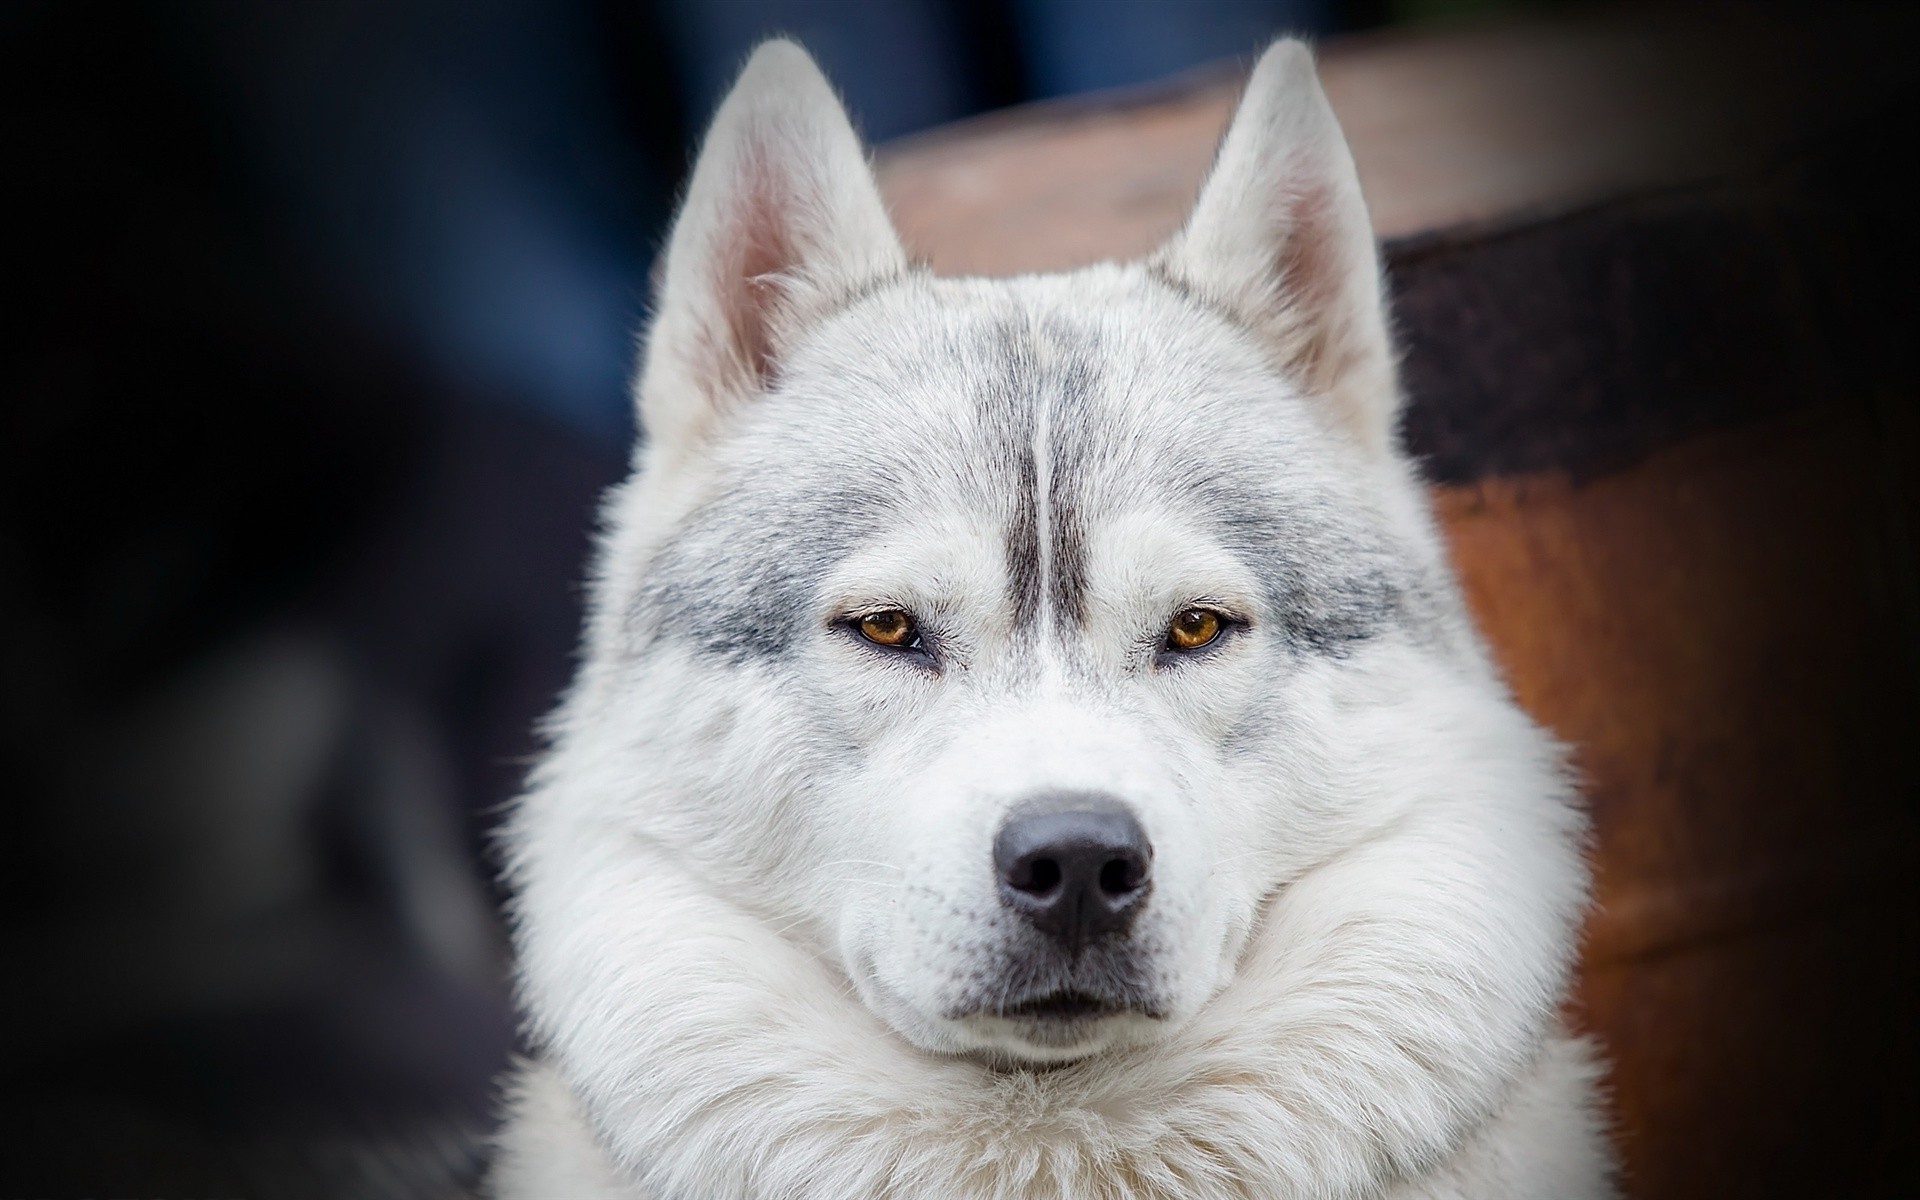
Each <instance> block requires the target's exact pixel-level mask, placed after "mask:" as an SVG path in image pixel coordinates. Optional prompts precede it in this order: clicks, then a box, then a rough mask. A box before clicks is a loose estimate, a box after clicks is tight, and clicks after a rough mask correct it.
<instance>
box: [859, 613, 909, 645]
mask: <svg viewBox="0 0 1920 1200" xmlns="http://www.w3.org/2000/svg"><path fill="white" fill-rule="evenodd" d="M856 627H857V628H858V629H859V630H860V636H861V637H863V638H865V639H867V640H868V641H870V642H872V643H873V644H874V645H876V646H890V647H893V648H894V649H898V650H910V649H912V648H913V647H914V645H915V644H916V643H918V642H919V640H920V631H919V629H918V628H916V627H915V625H914V623H913V618H912V617H910V616H908V615H907V614H906V613H903V612H901V611H900V610H899V609H897V608H888V609H882V610H881V611H880V612H875V613H868V614H867V615H866V616H864V617H861V618H860V620H859V621H858V622H856Z"/></svg>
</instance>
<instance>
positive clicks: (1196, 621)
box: [1167, 608, 1221, 650]
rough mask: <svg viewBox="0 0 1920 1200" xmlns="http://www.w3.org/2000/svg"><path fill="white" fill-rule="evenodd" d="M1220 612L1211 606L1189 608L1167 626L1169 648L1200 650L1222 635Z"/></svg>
mask: <svg viewBox="0 0 1920 1200" xmlns="http://www.w3.org/2000/svg"><path fill="white" fill-rule="evenodd" d="M1220 624H1221V622H1220V614H1219V613H1217V612H1214V611H1213V610H1212V609H1210V608H1189V609H1188V610H1187V611H1185V612H1183V613H1181V614H1180V615H1179V616H1177V617H1175V618H1174V619H1173V624H1172V625H1170V626H1168V628H1167V649H1169V650H1198V649H1200V647H1202V646H1205V645H1206V644H1208V643H1209V642H1211V641H1213V639H1215V638H1217V637H1219V636H1220Z"/></svg>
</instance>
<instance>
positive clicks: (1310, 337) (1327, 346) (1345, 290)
mask: <svg viewBox="0 0 1920 1200" xmlns="http://www.w3.org/2000/svg"><path fill="white" fill-rule="evenodd" d="M1285 204H1286V208H1287V218H1288V219H1287V221H1286V235H1285V236H1284V237H1283V238H1282V239H1281V244H1280V248H1279V254H1278V256H1277V258H1276V260H1275V262H1274V270H1275V273H1276V276H1277V278H1278V280H1279V287H1278V288H1277V289H1276V301H1277V303H1278V304H1279V306H1280V307H1281V309H1282V311H1281V312H1280V313H1276V314H1274V315H1275V317H1276V318H1277V323H1278V324H1279V326H1280V328H1281V330H1282V334H1281V336H1282V340H1283V342H1284V344H1285V352H1286V354H1287V356H1288V357H1289V358H1290V359H1291V360H1292V361H1293V363H1294V366H1295V369H1296V370H1298V371H1299V372H1300V375H1301V377H1302V379H1304V380H1306V381H1307V382H1308V385H1309V386H1310V387H1312V388H1313V389H1314V390H1315V391H1331V390H1333V389H1334V388H1335V387H1336V386H1337V385H1338V383H1339V381H1340V380H1341V379H1342V378H1343V377H1345V376H1346V375H1347V373H1348V372H1349V371H1351V370H1353V369H1354V368H1355V367H1356V366H1358V365H1359V362H1360V360H1361V359H1362V358H1364V356H1365V355H1366V353H1367V346H1366V341H1365V338H1364V337H1363V336H1361V331H1360V330H1358V329H1356V328H1355V327H1354V314H1355V311H1356V308H1355V306H1357V305H1366V304H1370V303H1372V300H1371V298H1370V297H1368V296H1364V295H1354V294H1352V293H1353V283H1354V279H1353V269H1352V268H1353V264H1350V263H1348V262H1347V261H1346V254H1347V252H1348V245H1347V239H1346V238H1345V237H1344V236H1343V234H1344V233H1345V231H1344V230H1342V229H1340V228H1339V227H1338V220H1337V217H1338V206H1339V200H1338V198H1337V197H1336V196H1335V194H1334V189H1333V188H1332V187H1330V186H1328V185H1326V184H1316V185H1310V186H1306V187H1297V186H1296V187H1290V188H1289V189H1288V192H1287V196H1286V199H1285Z"/></svg>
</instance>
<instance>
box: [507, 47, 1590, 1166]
mask: <svg viewBox="0 0 1920 1200" xmlns="http://www.w3.org/2000/svg"><path fill="white" fill-rule="evenodd" d="M660 288H661V290H660V294H659V300H658V303H659V307H658V311H657V315H656V316H655V318H654V319H653V323H652V326H651V329H650V331H649V336H648V341H647V347H646V355H645V362H644V366H643V369H642V374H641V379H640V383H639V404H640V413H641V417H642V419H643V422H644V424H645V427H646V429H647V431H648V433H649V435H650V436H649V438H648V440H647V442H646V444H645V447H644V450H643V452H642V453H641V454H640V455H639V464H638V470H637V471H636V472H635V476H634V478H633V479H632V481H631V482H629V483H627V484H625V485H624V486H622V487H621V488H619V489H618V490H617V491H616V492H615V493H614V494H613V495H612V497H611V499H610V501H609V504H608V508H607V528H606V533H605V537H604V542H603V544H602V546H601V551H600V557H599V567H598V573H597V576H596V578H595V581H594V585H593V586H594V591H593V615H592V618H591V621H590V624H589V628H588V632H587V637H586V647H585V655H584V662H583V666H582V668H581V671H580V674H579V678H578V680H577V682H576V684H575V686H574V688H573V690H572V691H571V693H570V694H569V695H568V697H567V699H566V701H565V703H564V705H563V706H562V707H561V709H560V711H559V713H558V714H557V716H556V718H555V719H554V721H553V725H552V735H553V746H552V750H551V753H550V755H549V757H548V758H547V759H546V761H545V762H544V764H543V765H542V766H541V767H540V768H539V769H538V771H537V772H536V774H535V776H534V779H533V783H532V786H531V788H530V791H529V793H528V794H527V795H526V797H525V798H524V800H523V801H522V802H521V804H520V805H519V807H518V810H517V813H516V815H515V816H514V817H513V819H512V821H511V825H510V828H509V829H508V831H507V834H506V838H507V846H508V848H509V851H510V864H511V865H510V872H511V879H512V882H513V886H514V887H515V889H516V892H517V901H516V904H515V906H514V919H515V934H516V944H517V948H518V953H519V980H520V993H521V998H522V1003H523V1004H524V1007H525V1011H526V1015H527V1022H528V1024H527V1028H528V1031H529V1036H530V1039H531V1042H532V1044H533V1046H534V1051H535V1055H536V1058H535V1060H534V1061H531V1062H529V1063H527V1064H525V1065H523V1067H522V1068H521V1069H520V1070H519V1072H518V1073H517V1075H516V1077H515V1078H514V1079H513V1080H512V1081H511V1083H510V1085H509V1095H510V1101H511V1105H512V1111H511V1114H510V1117H509V1120H508V1124H507V1127H506V1129H505V1131H504V1133H503V1134H502V1139H501V1145H500V1152H499V1158H498V1163H497V1166H496V1169H495V1173H494V1177H493V1188H494V1190H495V1192H496V1194H497V1195H499V1196H501V1197H505V1198H510V1200H535V1198H538V1200H564V1198H584V1197H628V1198H634V1200H640V1198H645V1200H708V1198H718V1197H764V1198H779V1200H798V1198H820V1200H855V1198H864V1197H894V1198H901V1200H944V1198H948V1197H1000V1198H1005V1200H1041V1198H1068V1197H1072V1198H1113V1200H1118V1198H1121V1197H1243V1198H1254V1197H1258V1198H1262V1200H1270V1198H1279V1200H1286V1198H1289V1197H1315V1198H1333V1197H1356V1198H1357V1197H1394V1198H1403V1200H1412V1198H1414V1197H1422V1198H1428V1200H1432V1198H1438V1197H1456V1198H1461V1200H1467V1198H1471V1200H1500V1198H1511V1200H1569V1198H1582V1197H1599V1196H1606V1195H1610V1194H1611V1188H1610V1184H1609V1182H1608V1180H1609V1174H1610V1167H1609V1156H1608V1151H1607V1149H1606V1145H1605V1139H1604V1137H1603V1136H1602V1131H1601V1122H1600V1118H1599V1116H1598V1112H1599V1106H1598V1102H1597V1099H1596V1088H1597V1073H1598V1072H1597V1068H1596V1066H1595V1063H1594V1060H1593V1058H1592V1057H1591V1055H1590V1053H1589V1050H1588V1048H1587V1047H1586V1045H1585V1044H1584V1043H1583V1042H1581V1041H1580V1040H1578V1039H1577V1038H1575V1037H1573V1036H1571V1035H1570V1034H1568V1033H1567V1032H1566V1031H1565V1030H1564V1029H1563V1027H1562V1026H1561V1024H1560V1023H1559V1019H1558V1015H1557V1013H1558V1009H1559V1006H1560V1004H1561V1002H1562V1000H1563V998H1564V997H1565V994H1566V991H1567V987H1568V980H1569V974H1570V971H1571V967H1572V964H1573V961H1574V955H1575V949H1576V946H1575V943H1576V936H1577V930H1578V927H1579V924H1580V920H1581V916H1582V912H1583V910H1584V908H1585V906H1586V903H1587V895H1588V877H1587V870H1586V867H1585V864H1584V860H1583V856H1582V843H1583V837H1584V829H1585V827H1584V824H1583V820H1582V817H1581V815H1580V814H1579V811H1578V810H1577V808H1576V805H1575V803H1574V796H1573V793H1572V790H1571V788H1570V786H1569V783H1568V779H1567V775H1566V773H1565V771H1564V769H1563V766H1562V759H1561V754H1560V751H1559V749H1558V748H1557V747H1556V746H1555V744H1554V743H1553V742H1552V741H1551V740H1550V739H1549V738H1548V737H1547V736H1545V735H1544V734H1543V733H1542V732H1541V731H1540V730H1539V729H1538V728H1537V727H1536V726H1535V725H1533V724H1532V723H1531V722H1530V721H1529V720H1528V718H1527V717H1526V716H1525V715H1523V714H1522V713H1521V712H1520V710H1519V709H1518V708H1517V707H1516V706H1515V704H1514V702H1513V701H1512V700H1511V699H1510V698H1509V696H1508V693H1507V691H1506V690H1505V688H1504V686H1503V684H1502V683H1501V681H1500V679H1499V677H1498V676H1497V674H1496V672H1495V670H1494V668H1493V667H1492V666H1491V665H1490V663H1489V660H1488V656H1487V654H1486V652H1485V650H1484V649H1483V648H1482V646H1481V644H1480V643H1479V641H1478V639H1477V636H1476V634H1475V632H1474V630H1473V628H1472V626H1471V624H1470V622H1469V619H1468V617H1467V615H1466V613H1465V610H1464V607H1463V604H1462V602H1461V598H1460V595H1459V593H1458V590H1457V588H1456V586H1455V584H1454V582H1453V579H1452V577H1451V574H1450V570H1449V567H1448V563H1447V558H1446V554H1445V551H1444V549H1443V547H1442V544H1441V540H1440V538H1439V537H1438V536H1437V534H1436V531H1435V528H1434V524H1433V520H1432V517H1431V515H1430V513H1429V511H1428V505H1427V500H1426V497H1425V494H1424V492H1423V490H1422V487H1421V485H1420V482H1419V480H1418V479H1417V477H1416V474H1415V471H1414V470H1413V468H1412V467H1411V466H1410V464H1409V461H1408V459H1407V458H1406V456H1405V454H1404V453H1403V452H1402V451H1401V449H1400V448H1399V446H1398V444H1397V436H1396V432H1395V427H1396V406H1397V404H1398V392H1397V385H1396V380H1395V364H1394V356H1393V351H1392V348H1391V346H1390V343H1389V338H1388V333H1387V324H1386V318H1385V314H1384V310H1383V302H1382V293H1381V286H1380V269H1379V264H1378V261H1377V258H1376V254H1375V248H1374V243H1373V239H1372V235H1371V232H1370V229H1369V225H1368V220H1367V214H1366V210H1365V207H1364V205H1363V203H1362V200H1361V197H1360V190H1359V185H1358V182H1357V179H1356V176H1355V174H1354V169H1353V163H1352V159H1351V158H1350V156H1349V155H1348V152H1347V148H1346V144H1345V141H1344V139H1343V138H1342V136H1341V133H1340V129H1339V127H1338V125H1337V124H1336V123H1335V121H1334V117H1333V114H1332V111H1331V110H1330V109H1329V107H1328V105H1327V102H1326V99H1325V97H1324V95H1323V94H1322V92H1321V90H1320V87H1319V84H1318V82H1317V81H1316V79H1315V76H1314V68H1313V63H1312V60H1311V58H1310V56H1309V54H1308V52H1307V51H1306V49H1305V48H1304V47H1302V46H1301V45H1299V44H1298V43H1294V42H1282V43H1280V44H1278V45H1276V46H1274V47H1273V48H1272V49H1270V50H1269V51H1268V52H1267V53H1266V55H1265V56H1264V57H1263V58H1262V59H1261V60H1260V62H1259V65H1258V66H1257V68H1256V69H1255V70H1254V72H1253V75H1252V78H1251V80H1250V82H1249V83H1248V85H1247V89H1246V93H1245V97H1244V99H1243V100H1242V101H1241V104H1240V108H1239V111H1238V113H1237V115H1236V116H1235V117H1234V119H1233V122H1232V125H1231V128H1230V129H1229V131H1228V133H1227V135H1226V140H1225V142H1224V143H1223V145H1222V147H1221V150H1220V154H1219V159H1218V162H1217V164H1216V166H1215V167H1214V170H1213V172H1212V175H1211V178H1210V179H1209V181H1208V182H1207V184H1206V186H1205V189H1204V191H1203V192H1202V194H1201V196H1200V199H1199V201H1198V204H1197V207H1196V208H1195V210H1194V212H1193V214H1192V217H1191V219H1190V220H1189V221H1188V223H1187V225H1186V227H1185V228H1184V229H1183V230H1182V231H1181V232H1180V233H1179V234H1178V235H1177V236H1176V237H1174V239H1173V240H1172V242H1171V243H1170V244H1169V245H1168V246H1166V247H1165V248H1164V249H1163V250H1162V251H1161V252H1160V253H1158V254H1157V255H1155V256H1154V257H1153V258H1151V259H1150V260H1148V261H1147V262H1144V263H1140V264H1135V265H1130V266H1116V265H1111V264H1109V265H1102V266H1095V267H1089V268H1087V269H1085V270H1080V271H1075V272H1072V273H1068V274H1061V275H1045V276H1034V277H1028V278H1018V279H1004V280H989V279H943V278H936V277H934V276H933V275H932V274H930V273H929V272H928V271H926V270H924V269H920V268H917V267H915V266H914V265H912V264H911V263H910V262H909V261H908V259H907V257H906V255H905V254H904V253H903V251H902V249H901V247H900V244H899V241H898V239H897V237H896V235H895V233H894V231H893V229H892V227H891V226H890V224H889V222H888V219H887V215H886V212H885V209H884V208H883V206H882V203H881V200H880V196H879V194H878V192H877V190H876V188H875V186H874V181H873V177H872V175H871V173H870V171H869V169H868V165H867V162H866V159H865V157H864V153H863V151H862V149H861V146H860V143H859V141H858V139H857V138H856V136H855V134H854V132H853V130H852V128H851V127H850V125H849V123H848V121H847V118H846V115H845V113H844V111H843V110H842V108H841V107H840V104H839V102H838V101H837V100H836V98H835V96H834V93H833V91H832V89H831V88H830V87H829V85H828V84H827V82H826V81H825V80H824V79H823V78H822V77H821V75H820V73H819V70H818V69H817V68H816V67H815V66H814V64H813V62H812V60H811V59H809V58H808V57H807V56H806V54H805V53H804V52H803V51H802V50H800V49H799V48H798V47H796V46H794V45H792V44H791V43H786V42H772V43H769V44H767V45H765V46H763V47H762V48H761V49H760V50H759V51H758V52H757V53H756V54H755V55H754V56H753V58H752V60H751V61H750V62H749V63H748V64H747V67H746V70H745V73H744V74H743V75H742V77H741V79H740V81H739V83H738V84H737V85H736V86H735V88H734V90H733V92H732V94H731V95H730V96H729V97H728V99H727V100H726V102H725V103H724V105H723V106H722V107H721V109H720V112H719V114H718V116H717V117H716V118H715V120H714V124H713V128H712V130H711V132H710V134H709V135H708V138H707V142H706V146H705V149H704V151H703V152H702V155H701V158H700V160H699V164H698V166H697V167H696V169H695V171H694V175H693V180H692V184H691V187H690V189H689V191H688V193H687V197H686V201H685V205H684V207H683V209H682V210H681V212H680V215H679V218H678V223H677V224H676V226H675V228H674V231H673V235H672V240H671V243H670V245H669V247H668V250H667V254H666V258H665V260H664V263H663V271H662V274H661V277H660Z"/></svg>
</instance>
